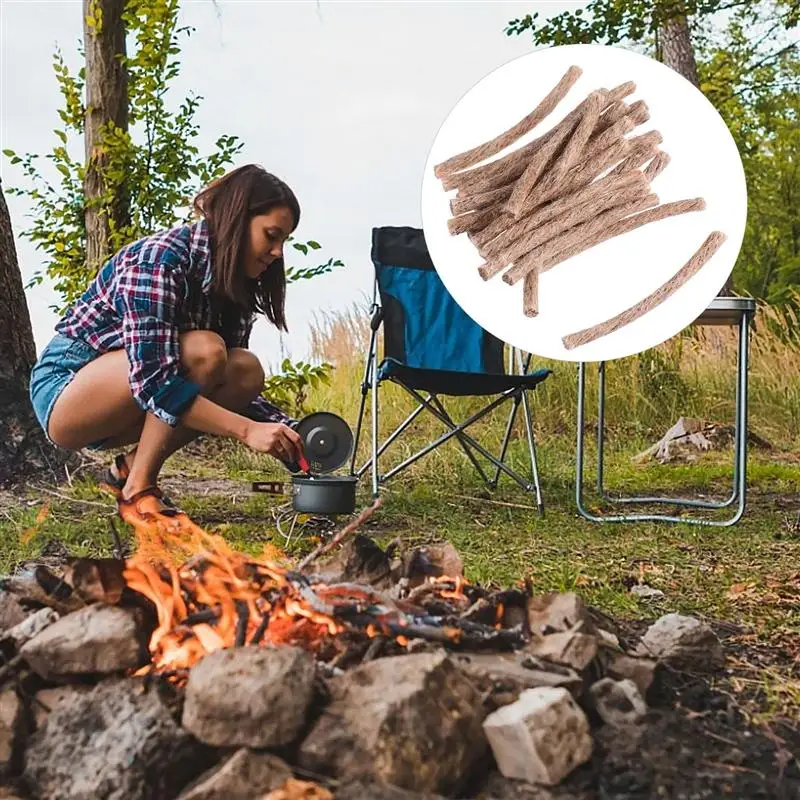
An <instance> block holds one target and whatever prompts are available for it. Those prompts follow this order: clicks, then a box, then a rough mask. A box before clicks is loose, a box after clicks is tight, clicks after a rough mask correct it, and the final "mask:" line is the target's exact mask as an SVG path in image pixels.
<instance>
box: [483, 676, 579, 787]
mask: <svg viewBox="0 0 800 800" xmlns="http://www.w3.org/2000/svg"><path fill="white" fill-rule="evenodd" d="M483 729H484V731H485V732H486V736H487V738H488V739H489V744H490V745H491V747H492V752H493V753H494V757H495V760H496V761H497V766H498V769H499V770H500V772H501V773H502V774H503V775H504V776H505V777H506V778H517V779H520V780H525V781H528V782H529V783H542V784H545V785H546V786H554V785H555V784H557V783H560V782H561V780H563V779H564V778H565V777H566V776H567V775H568V774H569V773H570V772H572V770H573V769H574V768H575V767H577V766H578V765H579V764H583V762H584V761H587V760H588V759H589V758H590V757H591V755H592V747H593V742H592V737H591V734H590V732H589V721H588V720H587V719H586V715H585V714H584V713H583V710H582V709H581V708H580V706H578V704H577V703H576V702H575V699H574V698H573V697H572V695H571V694H570V693H569V692H568V691H567V690H566V689H562V688H559V687H544V686H543V687H540V688H538V689H527V690H526V691H524V692H523V693H522V694H521V695H520V697H519V700H517V702H516V703H512V704H511V705H508V706H504V707H503V708H501V709H499V710H497V711H495V712H494V713H492V714H490V715H489V716H488V717H487V718H486V722H484V724H483Z"/></svg>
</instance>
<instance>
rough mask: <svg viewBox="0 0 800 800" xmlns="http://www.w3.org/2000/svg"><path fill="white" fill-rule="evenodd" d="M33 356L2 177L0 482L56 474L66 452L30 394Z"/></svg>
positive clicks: (0, 247) (13, 481) (64, 459)
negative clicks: (49, 433) (51, 438)
mask: <svg viewBox="0 0 800 800" xmlns="http://www.w3.org/2000/svg"><path fill="white" fill-rule="evenodd" d="M35 361H36V347H35V345H34V342H33V330H32V328H31V318H30V315H29V313H28V305H27V303H26V302H25V290H24V288H23V285H22V275H21V274H20V271H19V264H18V263H17V249H16V247H15V246H14V235H13V233H12V230H11V219H10V217H9V214H8V206H7V205H6V200H5V197H4V196H3V187H2V182H0V486H3V487H6V486H9V485H11V484H15V483H19V482H20V481H21V480H22V479H24V478H25V477H26V476H27V475H29V474H32V473H36V474H37V475H38V476H40V477H41V474H42V471H43V470H45V471H46V472H47V473H49V474H48V477H57V476H59V472H60V467H61V466H63V464H64V463H65V461H66V460H67V458H68V454H67V453H65V452H63V451H59V450H56V448H54V447H52V446H51V445H50V444H49V443H48V441H47V439H46V438H45V436H44V432H43V431H42V428H41V426H40V425H39V423H38V422H37V420H36V417H35V416H34V413H33V407H32V406H31V401H30V398H29V396H28V383H29V376H30V371H31V368H32V367H33V365H34V363H35Z"/></svg>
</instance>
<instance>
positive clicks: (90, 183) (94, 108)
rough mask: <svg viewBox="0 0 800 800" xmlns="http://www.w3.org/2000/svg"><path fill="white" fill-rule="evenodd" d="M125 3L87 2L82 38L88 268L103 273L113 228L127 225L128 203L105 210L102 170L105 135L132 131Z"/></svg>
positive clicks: (121, 198) (123, 200)
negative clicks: (112, 128)
mask: <svg viewBox="0 0 800 800" xmlns="http://www.w3.org/2000/svg"><path fill="white" fill-rule="evenodd" d="M124 10H125V0H83V33H84V48H85V51H86V127H85V144H86V178H85V180H84V184H83V190H84V195H85V202H86V206H85V209H86V210H85V217H84V218H85V222H86V263H87V265H88V266H89V267H90V268H92V269H93V270H96V269H98V268H99V267H100V266H101V265H102V263H103V261H105V259H106V258H107V257H108V256H109V255H110V253H109V249H110V248H109V236H110V233H111V230H112V227H113V228H121V227H124V226H125V225H127V223H128V219H129V213H128V203H127V198H126V197H124V196H118V197H116V198H115V199H114V202H113V203H112V204H111V207H110V208H103V207H102V206H101V205H99V203H100V198H101V197H102V195H103V194H104V192H105V185H104V181H103V176H102V170H103V167H104V166H105V163H106V158H105V154H104V153H103V147H102V144H103V135H104V131H105V129H106V128H107V126H108V125H109V124H113V125H114V126H115V127H117V128H120V129H122V130H123V131H127V130H128V70H127V67H126V65H125V62H124V57H125V54H126V50H125V23H124V20H123V18H122V14H123V11H124Z"/></svg>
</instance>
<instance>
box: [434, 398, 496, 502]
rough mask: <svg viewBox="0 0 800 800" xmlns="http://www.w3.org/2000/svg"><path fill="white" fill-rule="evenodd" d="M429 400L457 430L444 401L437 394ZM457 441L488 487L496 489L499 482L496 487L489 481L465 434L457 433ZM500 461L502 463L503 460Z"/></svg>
mask: <svg viewBox="0 0 800 800" xmlns="http://www.w3.org/2000/svg"><path fill="white" fill-rule="evenodd" d="M429 399H430V400H431V401H433V403H434V405H435V406H436V407H437V408H438V409H439V411H440V412H441V414H442V416H443V417H444V418H445V419H446V420H447V423H448V424H449V425H450V426H451V427H453V428H455V427H456V423H455V422H453V419H452V417H451V416H450V415H449V414H448V413H447V409H446V408H445V407H444V405H443V404H442V401H441V400H440V399H439V398H438V396H437V395H435V394H431V396H430V398H429ZM456 439H457V440H458V443H459V444H460V445H461V448H462V449H463V451H464V452H465V453H466V454H467V458H468V459H469V460H470V461H471V462H472V465H473V466H474V467H475V469H476V470H477V471H478V474H479V475H480V476H481V479H482V480H483V482H484V483H485V484H486V486H487V487H488V488H489V489H490V490H492V489H494V487H495V486H497V481H495V483H494V486H492V482H491V481H490V480H489V476H488V475H487V474H486V473H485V472H484V471H483V467H482V466H481V465H480V462H479V461H478V459H477V458H475V454H474V453H473V452H472V450H470V449H469V445H468V444H467V441H466V439H465V438H464V436H463V434H461V433H457V434H456ZM500 460H501V461H502V458H501V459H500Z"/></svg>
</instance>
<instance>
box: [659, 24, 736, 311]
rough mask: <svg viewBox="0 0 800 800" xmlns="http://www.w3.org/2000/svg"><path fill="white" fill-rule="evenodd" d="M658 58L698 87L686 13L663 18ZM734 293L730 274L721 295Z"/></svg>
mask: <svg viewBox="0 0 800 800" xmlns="http://www.w3.org/2000/svg"><path fill="white" fill-rule="evenodd" d="M657 41H658V53H657V55H658V58H659V60H660V61H662V62H663V63H664V64H666V65H667V66H668V67H672V69H674V70H675V71H676V72H678V73H680V74H681V75H683V77H684V78H686V80H687V81H689V82H690V83H692V84H693V85H694V86H696V87H697V88H698V89H699V88H700V81H699V80H698V77H697V61H696V60H695V57H694V47H693V46H692V35H691V32H690V30H689V22H688V20H687V18H686V16H684V15H680V16H675V17H672V18H671V19H665V20H663V21H662V22H661V23H660V24H659V26H658V31H657ZM732 294H733V278H732V276H728V279H727V280H726V281H725V284H724V285H723V286H722V288H721V289H720V291H719V295H720V296H721V297H725V296H730V295H732Z"/></svg>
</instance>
